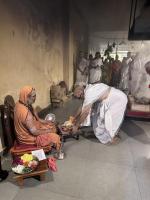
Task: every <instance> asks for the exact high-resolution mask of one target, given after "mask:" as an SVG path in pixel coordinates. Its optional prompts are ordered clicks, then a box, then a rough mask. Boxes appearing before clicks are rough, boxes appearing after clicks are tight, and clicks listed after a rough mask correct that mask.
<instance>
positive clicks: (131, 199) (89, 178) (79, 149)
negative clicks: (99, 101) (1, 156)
mask: <svg viewBox="0 0 150 200" xmlns="http://www.w3.org/2000/svg"><path fill="white" fill-rule="evenodd" d="M79 104H80V101H78V100H73V101H69V102H68V103H67V104H66V105H65V106H64V107H63V108H61V109H55V110H52V112H53V113H55V114H56V116H57V120H58V121H61V122H63V121H65V120H66V119H67V117H68V116H69V115H70V114H74V113H75V112H76V110H77V107H78V106H79ZM48 112H49V111H48ZM120 135H121V138H122V139H121V142H120V143H119V144H117V145H114V146H105V145H102V144H100V143H99V142H98V141H97V139H96V138H95V137H94V136H93V134H92V132H91V130H89V133H88V134H87V135H86V136H81V137H80V140H79V141H76V140H74V139H68V140H67V142H66V143H65V152H66V157H65V159H64V160H62V161H57V166H58V172H57V173H51V172H48V173H47V176H46V181H45V182H39V181H38V180H35V179H33V178H30V179H26V180H25V181H24V187H23V188H22V189H21V188H19V187H18V186H17V184H16V183H15V182H14V181H13V180H12V173H11V172H10V175H9V177H8V179H7V180H6V181H4V182H2V183H0V195H1V196H0V199H1V200H19V199H22V200H26V199H30V200H77V199H78V200H150V145H149V144H150V122H142V121H134V120H125V121H124V123H123V125H122V128H121V131H120ZM3 168H7V169H8V168H9V158H6V159H5V160H4V162H3Z"/></svg>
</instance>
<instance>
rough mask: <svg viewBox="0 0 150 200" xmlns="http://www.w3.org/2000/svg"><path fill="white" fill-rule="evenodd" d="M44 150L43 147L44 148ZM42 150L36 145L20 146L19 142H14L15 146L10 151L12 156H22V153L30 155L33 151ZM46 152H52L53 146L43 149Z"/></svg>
mask: <svg viewBox="0 0 150 200" xmlns="http://www.w3.org/2000/svg"><path fill="white" fill-rule="evenodd" d="M42 148H43V147H42ZM37 149H41V148H40V147H37V146H36V145H28V144H18V143H17V141H15V142H14V146H13V147H12V148H11V149H10V152H11V154H16V155H17V154H18V155H20V154H22V153H28V152H30V151H33V150H37ZM43 149H44V151H45V152H48V151H50V150H51V146H50V145H49V146H46V147H44V148H43Z"/></svg>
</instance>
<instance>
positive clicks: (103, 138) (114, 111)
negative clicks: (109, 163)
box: [82, 83, 127, 144]
mask: <svg viewBox="0 0 150 200" xmlns="http://www.w3.org/2000/svg"><path fill="white" fill-rule="evenodd" d="M108 89H109V86H107V85H105V84H103V83H99V84H95V85H88V86H87V87H86V89H85V100H84V103H83V108H84V107H85V106H87V105H89V104H93V107H92V109H91V110H90V113H89V115H88V116H87V118H86V119H85V121H84V123H83V124H82V126H91V125H92V127H93V130H94V134H95V136H96V137H97V138H98V140H99V141H100V142H101V143H104V144H105V143H107V142H109V141H111V140H112V138H113V137H114V136H115V135H116V134H117V131H118V129H119V127H120V125H121V123H122V121H123V118H124V112H125V109H126V105H127V97H126V95H125V94H124V93H123V92H122V91H120V90H118V89H115V88H111V90H110V92H109V95H108V97H107V98H106V99H105V100H103V101H102V102H99V101H98V100H99V99H100V97H101V96H102V95H104V94H105V93H106V92H107V91H108Z"/></svg>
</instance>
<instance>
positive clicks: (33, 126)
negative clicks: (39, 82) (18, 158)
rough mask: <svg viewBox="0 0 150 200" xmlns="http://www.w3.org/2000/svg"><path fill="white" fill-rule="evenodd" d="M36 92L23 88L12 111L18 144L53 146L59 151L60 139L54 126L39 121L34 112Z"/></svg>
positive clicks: (32, 89)
mask: <svg viewBox="0 0 150 200" xmlns="http://www.w3.org/2000/svg"><path fill="white" fill-rule="evenodd" d="M35 99H36V92H35V89H34V88H33V87H31V86H25V87H23V88H22V89H21V91H20V96H19V101H18V102H17V103H16V105H15V109H14V125H15V130H16V137H17V141H18V143H19V144H31V145H36V146H37V147H44V146H47V145H49V144H54V145H55V146H56V149H57V150H59V149H60V137H59V136H58V135H57V134H56V128H55V124H54V123H52V122H50V121H46V120H42V119H40V118H39V117H38V116H37V114H36V112H35V111H34V109H33V107H32V104H33V103H34V102H35Z"/></svg>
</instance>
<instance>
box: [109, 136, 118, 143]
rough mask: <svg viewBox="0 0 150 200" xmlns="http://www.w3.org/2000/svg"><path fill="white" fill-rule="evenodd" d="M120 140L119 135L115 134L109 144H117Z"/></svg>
mask: <svg viewBox="0 0 150 200" xmlns="http://www.w3.org/2000/svg"><path fill="white" fill-rule="evenodd" d="M119 142H120V137H118V136H115V137H114V138H113V139H112V141H111V144H118V143H119Z"/></svg>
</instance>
